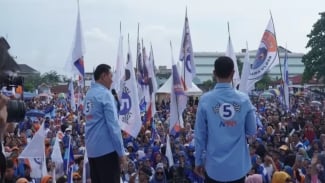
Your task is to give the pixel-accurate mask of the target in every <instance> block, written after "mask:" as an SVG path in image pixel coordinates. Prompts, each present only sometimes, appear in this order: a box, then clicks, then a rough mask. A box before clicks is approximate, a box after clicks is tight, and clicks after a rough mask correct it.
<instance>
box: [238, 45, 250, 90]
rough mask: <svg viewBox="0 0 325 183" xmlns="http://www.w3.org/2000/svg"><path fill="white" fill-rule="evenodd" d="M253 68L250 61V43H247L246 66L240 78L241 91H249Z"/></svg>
mask: <svg viewBox="0 0 325 183" xmlns="http://www.w3.org/2000/svg"><path fill="white" fill-rule="evenodd" d="M250 69H251V64H250V61H249V51H248V45H247V43H246V52H245V59H244V66H243V69H242V71H241V80H240V85H239V91H241V92H244V93H248V92H249V90H248V87H247V84H248V83H247V80H248V76H249V71H250Z"/></svg>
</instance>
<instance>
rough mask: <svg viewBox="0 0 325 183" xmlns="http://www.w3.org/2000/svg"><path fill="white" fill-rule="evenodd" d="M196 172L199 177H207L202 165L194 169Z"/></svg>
mask: <svg viewBox="0 0 325 183" xmlns="http://www.w3.org/2000/svg"><path fill="white" fill-rule="evenodd" d="M194 172H195V173H196V174H197V175H198V176H200V177H202V178H204V177H205V176H204V172H205V170H204V167H203V166H202V165H201V166H195V168H194Z"/></svg>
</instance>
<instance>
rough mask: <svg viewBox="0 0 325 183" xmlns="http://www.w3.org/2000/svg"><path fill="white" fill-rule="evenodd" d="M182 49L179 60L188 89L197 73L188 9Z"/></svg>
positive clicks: (183, 80)
mask: <svg viewBox="0 0 325 183" xmlns="http://www.w3.org/2000/svg"><path fill="white" fill-rule="evenodd" d="M181 44H182V45H181V50H180V53H179V60H180V61H182V63H183V67H182V74H181V79H182V82H183V83H182V84H183V87H184V90H185V91H186V90H187V89H189V88H192V80H193V78H194V77H195V75H196V69H195V63H194V54H193V47H192V40H191V34H190V26H189V23H188V18H187V11H186V13H185V23H184V28H183V37H182V42H181Z"/></svg>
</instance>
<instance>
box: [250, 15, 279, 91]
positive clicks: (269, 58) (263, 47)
mask: <svg viewBox="0 0 325 183" xmlns="http://www.w3.org/2000/svg"><path fill="white" fill-rule="evenodd" d="M279 62H280V61H279V54H278V45H277V41H276V36H275V29H274V24H273V19H272V17H271V18H270V21H269V23H268V25H267V27H266V30H265V32H264V34H263V37H262V40H261V43H260V46H259V48H258V50H257V53H256V57H255V61H254V63H253V65H252V67H251V69H250V74H249V76H248V82H249V84H248V89H251V88H253V87H254V84H255V83H256V82H257V81H259V80H260V79H262V77H263V75H264V74H265V73H266V72H268V71H269V70H271V69H272V68H273V67H274V66H275V65H277V64H279Z"/></svg>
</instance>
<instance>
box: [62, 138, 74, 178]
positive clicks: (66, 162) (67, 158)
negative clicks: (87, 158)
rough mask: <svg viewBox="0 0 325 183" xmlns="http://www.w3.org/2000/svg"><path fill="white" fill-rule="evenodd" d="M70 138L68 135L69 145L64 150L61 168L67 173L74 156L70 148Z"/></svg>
mask: <svg viewBox="0 0 325 183" xmlns="http://www.w3.org/2000/svg"><path fill="white" fill-rule="evenodd" d="M71 138H72V137H69V145H68V147H67V148H66V149H65V151H64V157H63V168H64V171H65V172H67V174H68V173H69V169H70V168H71V167H72V165H73V163H74V156H73V149H72V143H71Z"/></svg>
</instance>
